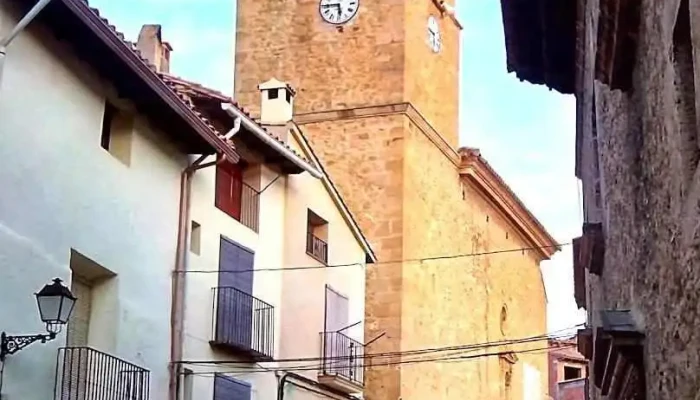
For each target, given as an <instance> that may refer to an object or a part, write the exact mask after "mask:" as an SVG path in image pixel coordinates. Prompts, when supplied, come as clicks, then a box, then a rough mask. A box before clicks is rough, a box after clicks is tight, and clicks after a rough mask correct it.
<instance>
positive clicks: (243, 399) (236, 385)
mask: <svg viewBox="0 0 700 400" xmlns="http://www.w3.org/2000/svg"><path fill="white" fill-rule="evenodd" d="M250 398H251V386H250V384H249V383H248V382H243V381H240V380H238V379H235V378H231V377H228V376H224V375H216V376H215V377H214V400H250Z"/></svg>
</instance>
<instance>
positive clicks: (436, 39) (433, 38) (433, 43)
mask: <svg viewBox="0 0 700 400" xmlns="http://www.w3.org/2000/svg"><path fill="white" fill-rule="evenodd" d="M428 45H429V46H430V48H431V49H432V50H433V51H434V52H435V53H438V52H440V48H441V47H442V37H441V36H440V25H438V22H437V20H436V19H435V17H433V16H432V15H431V16H430V18H428Z"/></svg>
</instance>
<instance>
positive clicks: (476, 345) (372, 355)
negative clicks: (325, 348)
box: [179, 324, 585, 365]
mask: <svg viewBox="0 0 700 400" xmlns="http://www.w3.org/2000/svg"><path fill="white" fill-rule="evenodd" d="M584 325H585V324H578V325H574V326H572V327H569V328H563V329H560V330H557V331H553V332H549V333H546V334H542V335H536V336H528V337H524V338H518V339H509V340H503V341H495V342H484V343H473V344H467V345H456V346H444V347H431V348H424V349H417V350H406V351H396V352H382V353H365V354H362V355H356V356H340V357H316V356H315V357H300V358H286V359H277V360H272V361H268V362H270V363H286V362H310V361H328V360H336V359H337V360H341V361H342V360H348V359H350V358H353V359H364V358H380V357H401V356H407V355H417V354H426V353H438V352H445V351H457V350H470V349H481V348H488V347H495V346H507V345H512V344H521V343H529V342H537V341H543V340H550V339H557V338H561V337H567V336H570V334H564V332H568V331H571V330H574V329H578V328H580V327H583V326H584ZM179 363H180V364H187V365H198V364H199V365H202V364H204V365H227V364H250V361H235V360H223V361H221V360H204V361H180V362H179Z"/></svg>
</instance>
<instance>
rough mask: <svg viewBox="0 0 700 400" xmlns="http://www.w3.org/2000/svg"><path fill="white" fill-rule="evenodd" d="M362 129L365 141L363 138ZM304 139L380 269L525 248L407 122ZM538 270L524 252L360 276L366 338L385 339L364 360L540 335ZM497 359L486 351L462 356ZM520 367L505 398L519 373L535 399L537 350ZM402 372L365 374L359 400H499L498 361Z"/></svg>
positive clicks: (369, 123)
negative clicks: (531, 378) (531, 383)
mask: <svg viewBox="0 0 700 400" xmlns="http://www.w3.org/2000/svg"><path fill="white" fill-rule="evenodd" d="M369 127H371V128H372V134H368V133H364V131H365V130H366V129H368V128H369ZM303 130H304V132H305V133H306V134H307V136H309V138H310V140H311V141H312V143H313V144H314V147H315V149H316V150H317V152H319V153H320V157H321V158H322V160H323V161H325V167H326V168H327V169H328V170H329V172H330V175H331V176H332V178H333V179H334V181H335V182H336V183H337V184H338V185H339V187H340V191H341V192H342V194H343V195H344V197H345V199H346V200H347V202H348V203H349V206H350V208H351V210H353V211H354V212H355V213H356V214H357V215H358V218H359V219H360V225H361V226H362V227H363V229H364V231H365V233H366V234H367V235H368V236H369V239H370V241H371V242H372V243H373V245H374V246H375V248H376V249H377V251H378V255H379V258H380V260H385V261H386V260H399V259H404V260H415V259H419V258H426V257H439V256H443V255H454V254H467V253H474V252H488V251H493V250H503V249H513V248H522V247H529V246H530V245H529V244H528V242H526V241H525V239H524V238H522V237H521V236H520V234H519V233H518V231H517V230H516V228H515V227H514V226H512V225H511V224H510V222H509V221H508V220H507V219H506V218H505V216H504V215H502V214H501V213H500V212H499V211H498V210H497V209H496V208H495V206H494V205H493V204H492V203H491V202H490V201H488V200H487V199H486V198H484V197H483V195H482V194H481V192H480V191H479V188H478V187H476V186H474V185H473V184H472V183H468V182H463V181H462V180H461V179H460V176H459V175H458V173H457V169H456V167H455V165H454V164H453V162H452V161H451V159H450V158H448V157H446V156H445V155H444V154H443V153H442V152H441V151H440V149H439V148H438V147H437V146H435V145H434V144H433V143H432V142H431V141H430V140H429V139H428V137H427V136H426V134H425V133H424V132H423V131H421V130H420V129H419V128H418V127H417V126H416V125H415V124H414V123H413V122H411V121H410V120H409V119H408V118H407V117H405V116H402V115H395V116H385V117H375V118H367V119H355V120H345V121H333V122H325V123H314V124H307V125H304V126H303ZM348 149H353V150H354V151H348ZM395 213H397V214H395ZM538 264H539V258H538V256H537V255H536V254H534V253H532V254H531V253H529V252H513V253H504V254H499V255H488V256H481V257H463V258H452V259H445V260H426V261H422V262H421V261H418V260H416V261H406V262H403V263H397V264H379V265H377V266H369V267H368V275H367V291H366V293H367V297H366V305H365V307H366V310H367V312H366V326H367V329H366V334H365V337H366V338H367V340H370V339H372V338H374V337H377V336H378V335H380V334H382V333H386V336H384V337H383V338H382V339H380V340H378V341H377V342H376V343H375V344H373V345H372V346H371V347H370V348H369V349H368V350H367V352H368V353H379V352H387V351H410V350H416V349H424V348H434V347H443V346H454V345H463V344H469V343H484V342H493V341H500V340H503V339H504V338H522V337H530V336H537V335H541V334H543V333H544V332H545V330H546V318H545V301H546V300H545V293H544V286H543V283H542V277H541V275H540V270H539V268H538ZM504 306H505V308H506V321H505V322H504V323H503V324H501V316H502V309H503V307H504ZM502 325H503V329H502ZM542 347H546V342H534V343H529V344H520V345H513V346H511V347H510V348H508V350H512V351H515V352H519V351H522V350H528V349H538V348H542ZM504 350H506V348H502V347H490V348H487V349H482V350H480V351H476V352H469V353H466V354H464V353H461V355H478V354H479V353H480V352H481V353H494V352H499V351H504ZM448 354H450V353H448ZM445 355H446V354H445V353H441V354H428V355H427V357H428V358H435V357H441V356H445ZM518 358H519V360H518V362H517V363H516V364H515V366H514V368H513V369H514V372H513V379H512V383H511V386H512V388H511V393H512V395H513V396H515V397H513V398H519V397H518V396H520V397H522V392H523V390H524V381H523V372H522V365H523V364H524V363H528V364H531V365H532V366H534V367H535V368H537V370H539V371H540V379H541V386H540V387H541V390H542V393H545V392H546V387H547V356H546V354H545V353H544V352H541V351H537V352H533V353H524V354H518ZM394 361H400V360H398V359H395V360H394ZM407 361H408V359H405V360H403V361H402V362H403V363H404V364H401V368H400V369H398V368H396V367H387V366H377V367H375V368H372V369H371V370H370V371H368V372H367V386H366V391H365V395H366V398H367V399H368V400H377V399H387V398H398V397H401V398H402V399H404V400H408V399H420V398H425V397H428V396H435V395H438V396H440V398H441V399H463V398H465V396H468V398H470V399H472V398H473V399H502V397H501V394H502V391H503V389H504V382H503V380H502V379H501V371H500V369H501V367H500V365H501V364H500V363H499V360H498V357H484V358H477V359H472V360H463V361H461V362H452V363H444V362H440V363H438V362H426V363H410V362H407ZM377 362H381V361H377Z"/></svg>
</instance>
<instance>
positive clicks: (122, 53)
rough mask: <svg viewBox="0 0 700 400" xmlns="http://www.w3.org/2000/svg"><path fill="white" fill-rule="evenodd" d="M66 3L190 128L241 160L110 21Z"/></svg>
mask: <svg viewBox="0 0 700 400" xmlns="http://www.w3.org/2000/svg"><path fill="white" fill-rule="evenodd" d="M55 1H56V2H57V3H58V2H60V3H62V4H63V5H65V6H66V7H67V8H68V9H69V10H70V11H71V12H72V13H73V15H75V16H76V17H77V18H78V19H79V20H80V21H81V22H82V23H84V24H85V26H87V27H88V29H89V30H90V31H91V32H92V33H94V34H95V36H96V37H97V38H99V39H100V41H101V42H102V43H103V44H104V45H106V46H107V47H108V48H109V49H110V50H111V51H112V52H113V53H114V54H115V55H116V56H117V57H118V58H119V59H120V60H121V61H123V62H124V64H126V65H127V67H128V68H129V69H131V70H132V71H133V72H134V73H135V74H136V75H137V76H138V77H139V78H140V79H141V80H142V83H143V84H145V85H146V86H148V87H149V89H151V90H152V91H153V92H155V93H156V94H157V95H158V97H159V98H160V99H162V100H163V102H165V103H166V104H167V106H168V107H170V108H171V109H172V110H173V111H175V112H176V113H177V115H179V116H180V117H181V118H182V119H183V121H184V122H186V123H187V125H188V126H189V127H191V129H192V130H193V131H194V132H195V133H196V134H198V135H199V136H200V137H201V138H202V139H203V140H204V141H205V142H207V143H208V144H209V145H210V146H211V149H212V151H213V152H219V153H223V154H225V155H226V157H227V158H228V159H229V160H231V161H233V162H238V161H239V159H240V157H239V155H238V153H237V152H236V150H235V148H233V146H231V145H230V144H229V143H227V142H225V141H224V140H223V139H222V138H221V137H219V136H218V135H217V134H216V132H215V131H214V130H212V128H211V127H210V126H207V124H205V123H204V121H203V120H202V119H201V118H200V117H199V116H198V115H197V114H195V112H194V111H193V110H192V109H190V108H189V107H188V106H187V105H186V104H185V103H184V100H183V99H181V98H180V97H178V95H177V94H176V93H175V92H174V91H173V90H172V89H171V88H170V87H168V85H167V84H166V83H165V82H164V81H163V80H162V79H161V78H160V77H159V76H158V75H157V73H156V72H155V71H154V70H153V69H151V67H150V66H149V65H147V64H146V62H145V61H144V60H143V59H142V58H141V57H140V56H139V55H137V54H136V53H135V51H134V50H132V49H131V48H129V45H128V44H127V43H126V42H124V41H123V40H122V39H121V38H120V37H119V36H117V34H116V33H115V32H114V31H112V30H111V28H110V27H109V26H108V24H107V23H106V22H105V21H104V20H103V19H102V18H100V17H99V16H98V15H96V14H95V12H94V11H93V10H92V9H91V8H90V7H89V6H88V4H86V3H85V2H84V1H83V0H55Z"/></svg>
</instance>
